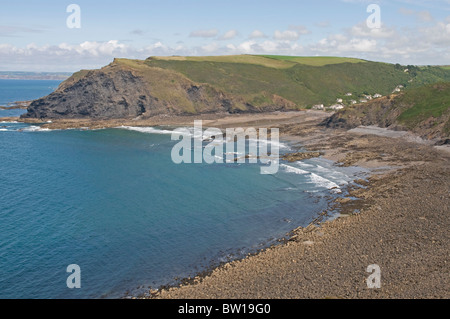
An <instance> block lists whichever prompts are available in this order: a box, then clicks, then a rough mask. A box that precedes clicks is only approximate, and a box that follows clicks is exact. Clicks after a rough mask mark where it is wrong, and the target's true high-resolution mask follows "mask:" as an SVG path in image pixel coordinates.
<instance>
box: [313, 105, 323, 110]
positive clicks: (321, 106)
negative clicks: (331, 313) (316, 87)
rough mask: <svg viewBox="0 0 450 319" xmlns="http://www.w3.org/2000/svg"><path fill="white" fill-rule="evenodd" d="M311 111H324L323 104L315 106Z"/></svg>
mask: <svg viewBox="0 0 450 319" xmlns="http://www.w3.org/2000/svg"><path fill="white" fill-rule="evenodd" d="M312 109H313V110H324V109H325V106H324V105H323V104H317V105H314V106H313V107H312Z"/></svg>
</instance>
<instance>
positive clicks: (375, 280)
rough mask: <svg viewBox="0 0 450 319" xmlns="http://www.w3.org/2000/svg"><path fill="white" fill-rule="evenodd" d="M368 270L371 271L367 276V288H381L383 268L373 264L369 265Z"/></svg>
mask: <svg viewBox="0 0 450 319" xmlns="http://www.w3.org/2000/svg"><path fill="white" fill-rule="evenodd" d="M366 272H368V273H371V275H370V276H369V277H368V278H367V281H366V283H367V288H369V289H380V288H381V268H380V266H378V265H376V264H373V265H369V266H368V267H367V269H366Z"/></svg>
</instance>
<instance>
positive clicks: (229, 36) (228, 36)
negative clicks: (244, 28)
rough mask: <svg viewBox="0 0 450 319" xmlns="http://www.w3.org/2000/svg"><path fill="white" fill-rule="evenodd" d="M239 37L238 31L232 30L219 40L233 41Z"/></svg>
mask: <svg viewBox="0 0 450 319" xmlns="http://www.w3.org/2000/svg"><path fill="white" fill-rule="evenodd" d="M237 36H238V32H237V30H230V31H228V32H225V34H224V35H222V36H221V37H220V38H219V40H232V39H234V38H235V37H237Z"/></svg>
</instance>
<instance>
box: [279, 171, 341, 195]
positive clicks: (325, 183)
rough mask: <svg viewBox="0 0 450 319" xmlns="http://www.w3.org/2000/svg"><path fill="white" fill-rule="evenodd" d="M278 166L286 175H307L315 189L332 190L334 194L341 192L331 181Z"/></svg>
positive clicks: (313, 174) (310, 173) (305, 172)
mask: <svg viewBox="0 0 450 319" xmlns="http://www.w3.org/2000/svg"><path fill="white" fill-rule="evenodd" d="M280 166H281V167H282V168H283V169H284V171H285V172H287V173H292V174H297V175H309V178H310V180H311V183H312V184H314V185H315V186H317V187H324V188H327V189H332V190H333V191H334V192H337V193H340V192H341V189H340V187H339V185H338V184H336V183H335V182H333V181H332V180H329V179H327V178H325V177H322V176H319V175H317V174H316V173H313V172H309V171H305V170H303V169H301V168H298V167H293V166H289V165H286V164H281V165H280Z"/></svg>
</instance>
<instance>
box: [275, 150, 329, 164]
mask: <svg viewBox="0 0 450 319" xmlns="http://www.w3.org/2000/svg"><path fill="white" fill-rule="evenodd" d="M322 155H324V153H322V152H299V153H290V154H286V155H284V156H283V159H284V160H285V161H288V162H291V163H293V162H298V161H302V160H305V159H310V158H315V157H320V156H322Z"/></svg>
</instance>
